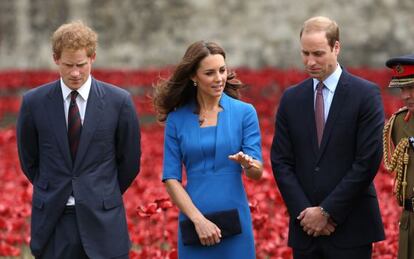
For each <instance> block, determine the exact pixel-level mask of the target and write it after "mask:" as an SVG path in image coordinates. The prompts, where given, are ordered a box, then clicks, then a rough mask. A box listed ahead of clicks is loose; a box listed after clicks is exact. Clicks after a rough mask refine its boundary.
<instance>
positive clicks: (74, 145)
mask: <svg viewBox="0 0 414 259" xmlns="http://www.w3.org/2000/svg"><path fill="white" fill-rule="evenodd" d="M70 94H71V96H70V105H69V112H68V139H69V147H70V154H71V155H72V162H75V158H76V152H77V150H78V146H79V140H80V135H81V131H82V123H81V117H80V113H79V109H78V105H77V104H76V97H77V96H78V94H79V93H78V92H77V91H72V92H71V93H70Z"/></svg>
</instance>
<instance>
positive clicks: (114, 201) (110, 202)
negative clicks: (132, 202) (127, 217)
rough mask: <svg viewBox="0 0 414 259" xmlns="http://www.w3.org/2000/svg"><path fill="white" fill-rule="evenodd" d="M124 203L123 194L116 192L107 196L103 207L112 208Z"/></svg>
mask: <svg viewBox="0 0 414 259" xmlns="http://www.w3.org/2000/svg"><path fill="white" fill-rule="evenodd" d="M121 204H122V196H121V194H114V195H111V196H109V197H106V198H105V199H104V200H103V207H104V209H106V210H110V209H113V208H116V207H119V206H121Z"/></svg>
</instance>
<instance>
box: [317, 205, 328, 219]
mask: <svg viewBox="0 0 414 259" xmlns="http://www.w3.org/2000/svg"><path fill="white" fill-rule="evenodd" d="M319 208H320V209H321V213H322V216H324V217H326V218H329V217H330V215H329V213H328V212H327V211H326V210H325V209H324V208H322V207H319Z"/></svg>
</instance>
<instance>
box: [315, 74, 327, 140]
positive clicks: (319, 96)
mask: <svg viewBox="0 0 414 259" xmlns="http://www.w3.org/2000/svg"><path fill="white" fill-rule="evenodd" d="M323 87H324V84H323V83H322V82H319V83H318V85H317V86H316V100H315V122H316V132H317V134H318V146H320V145H321V140H322V135H323V128H324V127H325V111H324V103H323V93H322V89H323Z"/></svg>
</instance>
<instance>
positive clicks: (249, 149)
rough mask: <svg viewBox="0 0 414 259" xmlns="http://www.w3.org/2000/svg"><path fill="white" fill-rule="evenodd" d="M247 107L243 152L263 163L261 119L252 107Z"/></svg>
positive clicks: (244, 119)
mask: <svg viewBox="0 0 414 259" xmlns="http://www.w3.org/2000/svg"><path fill="white" fill-rule="evenodd" d="M247 107H248V109H247V111H246V113H245V115H244V117H243V136H242V138H243V139H242V151H243V153H245V154H248V155H249V156H251V157H253V158H254V159H256V160H258V161H260V162H263V158H262V143H261V136H260V126H259V119H258V117H257V113H256V110H255V109H254V107H253V106H252V105H248V106H247Z"/></svg>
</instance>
